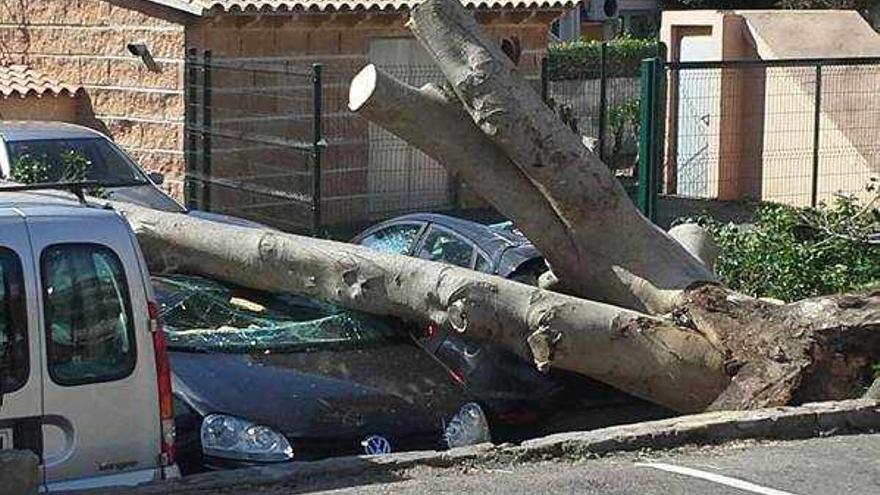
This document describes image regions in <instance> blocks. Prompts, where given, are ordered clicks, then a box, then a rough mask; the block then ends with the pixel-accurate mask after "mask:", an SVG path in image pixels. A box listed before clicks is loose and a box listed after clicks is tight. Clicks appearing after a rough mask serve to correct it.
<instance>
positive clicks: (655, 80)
mask: <svg viewBox="0 0 880 495" xmlns="http://www.w3.org/2000/svg"><path fill="white" fill-rule="evenodd" d="M641 86H642V108H641V121H642V124H641V132H640V134H641V136H640V146H639V157H640V160H639V174H638V175H639V178H640V180H639V186H640V188H639V193H638V204H639V206H640V208H642V210H643V211H644V212H645V213H646V214H647V215H648V216H649V217H651V218H652V219H655V220H657V219H658V218H661V217H662V218H663V219H665V220H664V221H665V222H668V220H669V219H671V218H674V217H676V216H685V215H690V214H693V213H695V211H694V208H695V207H696V208H699V207H700V206H699V205H701V204H702V205H703V206H704V207H706V208H707V209H708V208H709V207H710V206H711V207H714V206H717V205H718V204H733V203H743V202H767V201H769V202H777V203H785V204H790V205H794V206H816V205H817V204H819V203H821V202H823V201H824V202H827V201H831V200H833V198H834V197H835V196H837V195H850V196H857V197H861V196H865V197H867V191H866V190H865V186H866V185H867V184H868V182H869V181H870V180H871V178H872V177H878V176H880V140H878V139H877V136H878V135H880V58H831V59H828V58H826V59H797V60H736V61H708V62H663V61H662V60H661V59H648V60H645V61H644V62H643V63H642V74H641ZM645 188H647V189H645ZM658 204H659V205H660V206H657V205H658ZM694 205H696V206H694Z"/></svg>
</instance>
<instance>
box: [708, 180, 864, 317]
mask: <svg viewBox="0 0 880 495" xmlns="http://www.w3.org/2000/svg"><path fill="white" fill-rule="evenodd" d="M874 183H875V182H874V181H872V184H874ZM868 189H869V191H873V190H874V188H873V187H872V186H871V185H869V188H868ZM877 203H878V196H874V197H873V199H872V200H870V201H868V202H865V203H861V202H859V201H858V200H857V199H856V198H855V197H853V196H839V197H836V198H835V199H834V200H833V201H832V202H831V203H830V204H821V205H820V206H819V207H818V208H795V207H791V206H786V205H778V204H765V205H762V206H761V207H760V208H759V210H758V214H757V218H756V220H755V223H754V224H752V225H745V226H742V225H733V224H721V223H718V222H715V221H714V220H711V219H708V218H699V219H697V221H698V222H699V223H700V224H702V225H703V226H705V227H707V228H708V230H709V231H710V232H711V233H712V235H713V237H714V238H715V241H716V242H717V243H718V247H719V249H720V256H719V258H718V260H717V262H716V266H715V269H716V272H717V273H718V275H719V276H721V277H722V278H723V279H724V280H725V281H726V282H727V284H728V285H729V286H730V287H731V288H732V289H734V290H738V291H740V292H744V293H746V294H750V295H753V296H758V297H773V298H777V299H782V300H784V301H794V300H798V299H803V298H806V297H812V296H818V295H823V294H833V293H840V292H846V291H851V290H859V289H867V288H868V287H873V286H877V285H878V284H880V214H878V211H877Z"/></svg>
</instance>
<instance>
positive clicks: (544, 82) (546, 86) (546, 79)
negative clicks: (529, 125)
mask: <svg viewBox="0 0 880 495" xmlns="http://www.w3.org/2000/svg"><path fill="white" fill-rule="evenodd" d="M549 95H550V68H549V66H548V61H547V57H542V58H541V101H543V102H544V103H548V102H549V99H548V98H549Z"/></svg>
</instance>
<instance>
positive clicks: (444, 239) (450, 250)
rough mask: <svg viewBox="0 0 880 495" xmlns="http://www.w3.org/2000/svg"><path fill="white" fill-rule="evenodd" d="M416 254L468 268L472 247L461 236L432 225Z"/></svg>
mask: <svg viewBox="0 0 880 495" xmlns="http://www.w3.org/2000/svg"><path fill="white" fill-rule="evenodd" d="M417 256H418V257H419V258H422V259H426V260H431V261H440V262H443V263H449V264H450V265H455V266H461V267H464V268H470V267H471V266H472V264H471V262H472V260H473V256H474V248H473V246H471V244H470V243H468V242H467V241H465V240H464V239H462V238H461V237H458V236H457V235H455V234H453V233H451V232H447V231H445V230H441V229H438V228H433V227H432V228H431V231H430V232H429V233H428V236H427V237H426V238H425V242H424V243H423V244H422V247H421V248H420V249H419V253H418V255H417Z"/></svg>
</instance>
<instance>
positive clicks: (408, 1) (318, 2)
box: [166, 0, 580, 13]
mask: <svg viewBox="0 0 880 495" xmlns="http://www.w3.org/2000/svg"><path fill="white" fill-rule="evenodd" d="M166 1H167V0H166ZM177 1H182V2H184V3H187V4H188V5H190V6H196V5H201V6H202V7H203V8H204V9H205V11H213V12H239V13H240V12H245V13H259V12H286V11H313V12H325V11H326V12H338V11H352V10H355V11H356V10H373V11H376V10H408V9H410V8H411V7H413V6H415V5H417V4H418V3H419V0H177ZM461 2H462V3H463V4H464V5H465V6H466V7H470V8H484V9H500V8H509V9H540V8H548V9H559V8H571V7H574V6H576V5H578V4H579V3H580V0H461Z"/></svg>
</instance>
